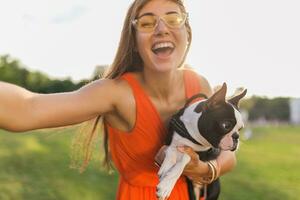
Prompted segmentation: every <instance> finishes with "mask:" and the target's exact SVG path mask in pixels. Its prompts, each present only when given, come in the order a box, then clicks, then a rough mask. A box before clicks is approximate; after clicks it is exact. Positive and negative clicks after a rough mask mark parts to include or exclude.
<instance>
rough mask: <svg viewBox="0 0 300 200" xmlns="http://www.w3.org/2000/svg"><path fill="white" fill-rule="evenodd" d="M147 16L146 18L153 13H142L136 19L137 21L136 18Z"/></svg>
mask: <svg viewBox="0 0 300 200" xmlns="http://www.w3.org/2000/svg"><path fill="white" fill-rule="evenodd" d="M147 15H148V16H149V15H150V16H154V13H151V12H147V13H144V14H142V15H140V16H138V17H137V19H138V18H141V17H143V16H147Z"/></svg>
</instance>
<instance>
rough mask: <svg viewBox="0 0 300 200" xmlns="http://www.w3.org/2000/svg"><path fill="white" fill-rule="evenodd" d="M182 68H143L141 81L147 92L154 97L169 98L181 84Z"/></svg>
mask: <svg viewBox="0 0 300 200" xmlns="http://www.w3.org/2000/svg"><path fill="white" fill-rule="evenodd" d="M182 74H183V73H182V70H179V69H174V70H172V71H168V72H157V71H151V70H147V69H145V70H144V71H143V72H142V74H141V75H142V77H141V79H142V80H141V81H142V84H143V86H144V87H145V89H146V90H147V91H148V92H149V94H150V95H151V96H153V97H155V98H159V99H165V100H167V101H168V100H169V99H170V98H171V96H172V94H174V92H175V91H176V90H178V87H179V86H182V84H183V76H182Z"/></svg>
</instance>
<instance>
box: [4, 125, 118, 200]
mask: <svg viewBox="0 0 300 200" xmlns="http://www.w3.org/2000/svg"><path fill="white" fill-rule="evenodd" d="M74 133H75V131H74V130H73V129H65V130H63V131H62V130H58V131H57V130H43V131H34V132H28V133H25V134H16V133H13V134H11V133H5V132H3V131H2V132H0V169H1V170H0V199H1V200H28V199H30V200H77V199H78V200H79V199H80V200H81V199H85V200H106V199H115V188H116V187H117V175H116V173H114V174H113V175H109V174H108V173H107V172H105V171H101V170H99V168H100V167H98V168H97V166H95V164H94V165H92V166H90V167H89V168H88V169H87V170H86V171H85V172H84V173H82V174H80V173H79V172H78V171H77V170H73V169H70V168H69V165H70V144H71V140H72V136H73V134H74Z"/></svg>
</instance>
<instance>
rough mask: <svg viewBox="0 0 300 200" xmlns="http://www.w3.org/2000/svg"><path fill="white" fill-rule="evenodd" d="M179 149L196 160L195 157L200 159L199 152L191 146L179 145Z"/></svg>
mask: <svg viewBox="0 0 300 200" xmlns="http://www.w3.org/2000/svg"><path fill="white" fill-rule="evenodd" d="M177 149H178V150H179V151H180V152H182V153H186V154H188V155H189V156H190V157H191V159H192V160H195V159H196V160H198V159H199V156H198V154H197V153H196V152H195V151H194V150H193V149H192V148H191V147H188V146H179V147H177Z"/></svg>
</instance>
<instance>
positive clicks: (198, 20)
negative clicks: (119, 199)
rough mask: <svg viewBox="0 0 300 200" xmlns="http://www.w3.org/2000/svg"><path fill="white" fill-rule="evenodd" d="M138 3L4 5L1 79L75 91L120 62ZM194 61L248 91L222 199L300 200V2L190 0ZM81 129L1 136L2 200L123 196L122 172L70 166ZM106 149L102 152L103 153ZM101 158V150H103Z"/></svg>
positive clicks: (78, 0) (218, 80)
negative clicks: (130, 12)
mask: <svg viewBox="0 0 300 200" xmlns="http://www.w3.org/2000/svg"><path fill="white" fill-rule="evenodd" d="M131 2H132V1H131V0H122V1H111V2H107V1H99V0H97V1H96V0H85V1H83V0H61V1H58V0H52V1H49V0H39V1H37V0H27V1H19V0H10V1H7V0H0V80H1V81H6V82H10V83H14V84H17V85H20V86H22V87H25V88H27V89H29V90H31V91H34V92H40V93H52V92H64V91H73V90H76V89H78V88H80V87H81V86H83V85H85V84H87V83H88V82H90V81H92V80H95V79H98V78H99V77H100V76H101V74H102V73H103V71H104V70H105V68H106V67H107V66H108V65H109V64H110V63H111V62H112V60H113V58H114V54H115V52H116V49H117V45H118V41H119V37H120V32H121V28H122V23H123V19H124V16H125V14H126V10H127V8H128V7H129V5H130V3H131ZM186 5H187V8H188V11H189V18H190V22H191V26H192V29H193V42H192V46H191V49H190V52H189V56H188V58H187V63H188V64H189V65H191V66H192V67H193V68H194V69H195V70H197V71H198V72H199V73H200V74H202V75H204V76H205V77H206V78H207V79H208V80H209V82H210V83H211V85H212V86H213V87H218V85H220V84H222V83H223V82H227V85H228V87H229V93H228V96H230V95H232V94H234V93H236V92H239V91H241V90H242V89H243V88H247V89H248V94H247V96H246V98H245V99H244V100H243V102H242V103H241V111H242V113H243V116H244V119H245V121H246V127H245V129H244V130H243V132H242V138H241V140H242V141H241V145H240V149H239V150H238V152H237V158H238V165H237V167H236V168H235V169H234V170H233V171H232V172H231V173H229V174H227V175H225V176H223V177H222V194H221V197H220V199H221V200H229V199H230V200H241V199H243V200H244V199H246V200H247V199H249V200H250V199H258V200H265V199H270V200H271V199H272V200H274V199H275V200H277V199H278V200H279V199H291V200H294V199H300V197H299V196H300V171H299V168H300V160H299V157H300V147H299V146H300V89H299V85H300V84H299V83H300V81H299V73H297V72H298V71H299V70H298V68H299V67H300V59H299V55H300V37H299V35H300V26H299V25H298V24H299V19H300V12H298V11H299V8H300V2H299V1H297V0H285V1H283V0H259V1H258V0H253V1H238V0H226V1H225V0H223V1H221V0H216V1H197V0H186ZM77 131H78V129H77V127H67V128H59V129H47V130H38V131H33V132H26V133H23V134H12V133H9V132H6V131H2V130H0V169H1V170H0V171H1V172H0V200H2V199H3V200H10V199H13V200H15V199H16V200H23V199H24V200H25V199H26V200H27V199H36V200H69V199H70V200H71V199H72V200H76V199H86V200H94V199H97V200H102V199H103V200H106V199H115V189H116V187H117V182H118V175H117V173H116V172H115V173H112V174H109V173H107V172H106V171H105V170H103V169H102V168H101V167H100V162H92V163H91V165H90V166H89V168H88V169H87V170H86V171H85V172H84V173H82V174H80V173H79V172H78V171H76V170H73V169H70V168H69V165H70V151H71V142H72V138H73V137H74V134H76V132H77ZM99 148H101V147H99ZM99 152H100V151H99Z"/></svg>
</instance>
